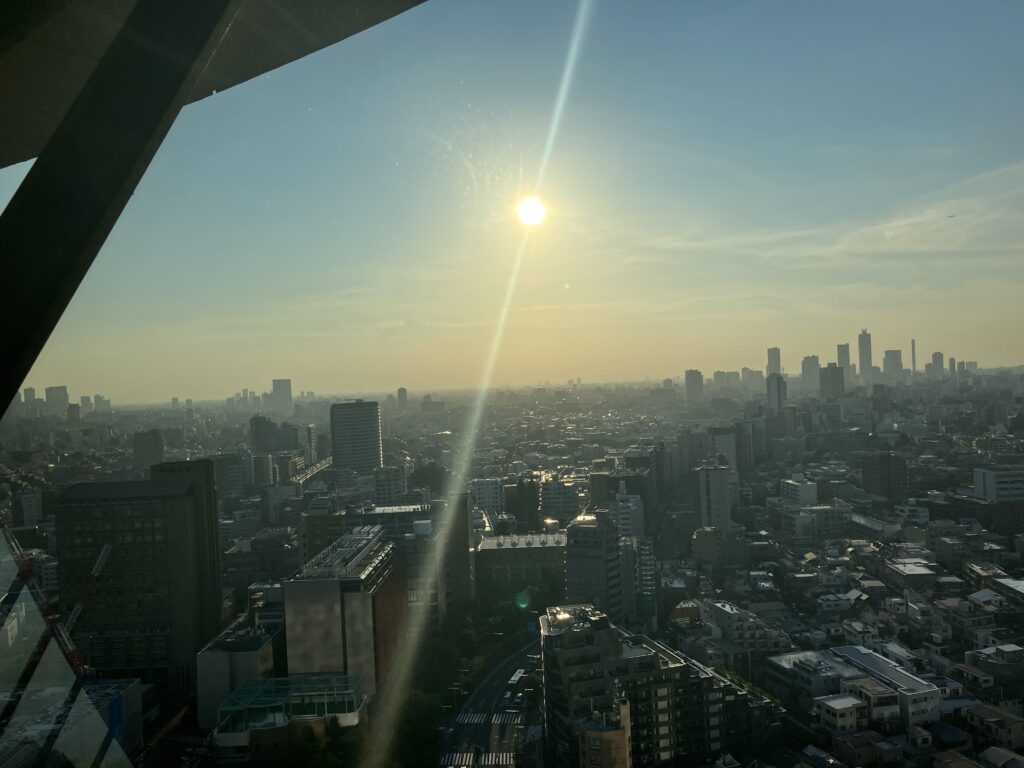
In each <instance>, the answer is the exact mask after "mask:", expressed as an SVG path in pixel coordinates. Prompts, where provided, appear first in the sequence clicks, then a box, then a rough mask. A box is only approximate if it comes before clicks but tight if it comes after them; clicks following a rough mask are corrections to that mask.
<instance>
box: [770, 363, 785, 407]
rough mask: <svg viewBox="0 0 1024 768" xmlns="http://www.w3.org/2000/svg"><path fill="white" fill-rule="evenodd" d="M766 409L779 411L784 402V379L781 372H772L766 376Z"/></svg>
mask: <svg viewBox="0 0 1024 768" xmlns="http://www.w3.org/2000/svg"><path fill="white" fill-rule="evenodd" d="M767 387H768V410H769V411H770V412H772V413H779V412H780V411H781V410H782V406H783V404H784V403H785V402H786V380H785V379H784V378H782V374H781V373H773V374H771V375H770V376H769V377H768V381H767Z"/></svg>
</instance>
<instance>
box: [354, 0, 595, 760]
mask: <svg viewBox="0 0 1024 768" xmlns="http://www.w3.org/2000/svg"><path fill="white" fill-rule="evenodd" d="M591 5H592V0H580V4H579V6H578V7H577V11H576V20H575V22H574V24H573V30H572V37H571V39H570V42H569V49H568V52H567V54H566V57H565V64H564V66H563V69H562V78H561V80H560V81H559V85H558V93H557V95H556V97H555V104H554V108H553V111H552V115H551V122H550V123H549V125H548V133H547V139H546V141H545V144H544V154H543V155H542V156H541V162H540V166H539V168H538V171H537V181H536V185H535V187H534V192H535V193H536V192H538V191H539V190H540V187H541V185H542V183H543V181H544V176H545V174H546V173H547V169H548V165H549V163H550V160H551V155H552V152H553V151H554V147H555V139H556V138H557V136H558V130H559V126H560V125H561V122H562V115H563V114H564V112H565V105H566V102H567V100H568V96H569V91H570V86H571V85H572V80H573V74H574V73H575V70H576V63H577V61H578V59H579V52H580V48H581V47H582V42H583V36H584V33H585V31H586V26H587V21H588V19H589V16H590V9H591ZM537 202H538V204H539V205H541V206H542V205H543V204H541V203H540V202H539V200H538V201H537ZM541 210H542V208H541ZM542 218H543V213H541V214H540V217H539V218H538V219H537V220H536V222H535V223H536V224H539V223H540V220H541V219H542ZM523 223H524V224H526V226H527V228H526V229H524V231H523V234H522V237H521V238H520V241H519V247H518V249H517V250H516V254H515V259H514V260H513V262H512V271H511V273H510V274H509V279H508V284H507V286H506V288H505V296H504V301H503V302H502V305H501V311H500V312H499V313H498V318H497V323H496V325H495V329H494V337H493V338H492V339H491V346H490V349H489V351H488V354H487V359H486V361H485V363H484V368H483V371H482V374H481V377H480V386H479V389H477V392H476V395H475V397H474V399H473V405H472V407H471V409H470V412H469V416H468V418H467V420H466V426H465V431H464V432H463V437H462V440H461V441H460V443H459V446H458V450H457V451H456V453H455V456H456V459H455V462H454V465H453V467H452V473H451V475H450V477H449V490H448V496H447V498H446V500H445V509H444V518H443V520H442V524H441V530H440V531H439V532H438V540H437V545H436V548H435V550H434V557H443V553H444V552H445V551H446V549H447V545H448V541H449V538H450V534H451V526H452V522H453V520H454V519H455V518H456V514H455V512H456V510H457V509H458V505H459V504H460V503H461V499H462V494H463V489H464V488H465V485H466V482H467V480H468V474H469V467H470V464H471V460H472V457H473V451H474V450H475V448H476V443H477V438H478V437H479V431H480V421H481V419H482V418H483V413H484V407H485V406H486V404H487V395H488V391H489V390H490V388H491V379H492V377H493V376H494V369H495V366H496V364H497V361H498V355H499V354H500V352H501V345H502V341H503V340H504V338H505V329H506V326H507V324H508V315H509V311H510V310H511V307H512V300H513V298H514V297H515V292H516V285H517V283H518V282H519V272H520V270H521V269H522V265H523V259H524V257H525V255H526V250H527V246H528V244H529V240H530V235H529V230H530V227H531V226H532V225H530V224H528V223H527V222H526V221H525V220H524V221H523ZM431 572H433V568H426V570H425V573H431ZM429 611H430V608H429V605H428V603H427V601H419V602H417V603H416V604H414V606H412V607H411V608H410V609H409V614H408V616H407V619H406V622H407V623H406V632H405V635H404V636H403V638H402V639H401V641H400V642H399V647H398V652H397V653H396V660H395V665H394V667H393V669H392V670H391V672H390V674H389V675H388V679H387V681H386V683H385V686H384V694H383V695H382V697H381V699H380V701H379V702H378V704H379V706H378V708H377V713H376V716H375V718H374V721H373V723H372V724H371V733H370V738H369V739H368V740H367V742H366V743H367V749H366V751H365V754H364V755H363V760H362V761H361V764H362V765H363V766H367V768H382V766H383V765H385V763H386V761H387V760H388V758H389V757H390V751H391V750H390V744H391V741H392V737H393V736H394V734H395V729H396V727H397V725H398V719H399V716H400V714H401V710H402V704H403V703H404V701H405V694H406V692H407V691H408V689H409V685H410V683H411V681H412V673H413V670H414V667H415V664H416V659H417V654H418V651H419V648H420V644H421V643H422V641H423V638H424V633H425V630H426V626H427V620H428V618H429Z"/></svg>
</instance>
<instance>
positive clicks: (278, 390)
mask: <svg viewBox="0 0 1024 768" xmlns="http://www.w3.org/2000/svg"><path fill="white" fill-rule="evenodd" d="M271 394H272V396H273V400H274V406H273V407H274V410H276V411H277V412H278V413H280V414H281V415H283V416H291V415H292V413H293V412H294V410H295V406H294V405H293V404H292V380H291V379H274V380H273V381H272V382H271Z"/></svg>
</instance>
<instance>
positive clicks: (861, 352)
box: [857, 328, 873, 384]
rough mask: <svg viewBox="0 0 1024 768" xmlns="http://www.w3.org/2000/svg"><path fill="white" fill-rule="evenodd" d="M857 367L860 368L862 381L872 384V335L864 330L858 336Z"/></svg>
mask: <svg viewBox="0 0 1024 768" xmlns="http://www.w3.org/2000/svg"><path fill="white" fill-rule="evenodd" d="M857 365H858V367H859V368H860V380H861V382H862V383H864V384H870V383H871V368H872V365H873V363H872V361H871V334H870V333H868V329H867V328H864V329H862V330H861V332H860V333H859V334H858V336H857Z"/></svg>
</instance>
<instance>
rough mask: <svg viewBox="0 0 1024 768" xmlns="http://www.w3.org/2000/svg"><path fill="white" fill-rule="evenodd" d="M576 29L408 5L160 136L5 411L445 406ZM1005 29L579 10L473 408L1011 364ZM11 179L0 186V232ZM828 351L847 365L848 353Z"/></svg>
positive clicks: (1013, 94)
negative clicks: (539, 204) (401, 398)
mask: <svg viewBox="0 0 1024 768" xmlns="http://www.w3.org/2000/svg"><path fill="white" fill-rule="evenodd" d="M575 15H576V5H575V4H574V3H571V2H553V1H552V0H536V1H533V0H508V1H505V2H498V1H497V0H489V1H488V2H470V0H459V1H456V0H429V2H427V3H426V4H425V5H423V6H421V7H419V8H416V9H414V10H412V11H410V12H408V13H406V14H403V15H402V16H399V17H397V18H395V19H393V20H391V21H389V22H386V23H384V24H382V25H380V26H378V27H376V28H374V29H371V30H369V31H367V32H365V33H363V34H361V35H359V36H357V37H355V38H352V39H350V40H348V41H345V42H343V43H341V44H340V45H337V46H334V47H332V48H330V49H328V50H325V51H322V52H320V53H318V54H315V55H313V56H310V57H307V58H306V59H304V60H302V61H300V62H296V63H294V64H291V65H289V66H287V67H285V68H283V69H281V70H278V71H275V72H273V73H271V74H270V75H268V76H266V77H261V78H259V79H257V80H254V81H252V82H250V83H246V84H244V85H241V86H238V87H236V88H234V89H231V90H229V91H226V92H224V93H221V94H218V95H217V96H216V97H213V98H210V99H207V100H205V101H203V102H201V103H199V104H196V105H193V106H190V107H188V108H187V109H185V110H184V112H183V113H182V115H181V116H180V117H179V119H178V121H177V123H176V124H175V126H174V128H173V129H172V131H171V133H170V135H169V136H168V138H167V140H166V141H165V142H164V144H163V146H162V148H161V149H160V151H159V153H158V155H157V157H156V159H155V160H154V162H153V164H152V165H151V167H150V168H149V171H148V172H147V174H146V176H145V178H144V179H143V181H142V183H141V184H140V185H139V188H138V190H137V191H136V194H135V196H134V197H133V198H132V200H131V202H130V203H129V205H128V207H127V209H126V210H125V212H124V214H123V216H122V217H121V220H120V221H119V223H118V224H117V227H116V228H115V230H114V232H113V234H112V235H111V237H110V238H109V240H108V241H107V244H106V246H105V247H104V249H103V251H102V252H101V253H100V256H99V258H98V259H97V260H96V263H95V265H94V266H93V269H92V271H91V272H90V273H89V275H88V277H87V278H86V280H85V282H84V284H83V285H82V287H81V289H80V290H79V292H78V295H77V296H76V298H75V299H74V301H73V302H72V304H71V306H70V308H69V309H68V311H67V313H66V314H65V316H64V318H63V320H62V321H61V323H60V325H59V326H58V328H57V330H56V332H55V333H54V335H53V337H52V338H51V340H50V342H49V344H48V346H47V347H46V349H45V350H44V352H43V354H42V356H41V357H40V359H39V361H38V363H37V365H36V367H35V369H34V370H33V372H32V374H31V376H30V377H29V379H28V381H27V383H28V384H31V385H35V386H37V387H43V386H46V385H49V384H58V383H60V384H68V385H69V387H70V388H71V390H72V393H73V395H78V394H83V393H91V392H104V393H106V394H108V395H111V396H112V397H113V398H114V399H115V401H120V402H125V401H146V400H162V399H165V398H169V397H170V396H172V395H177V396H180V397H182V398H184V397H195V398H204V397H223V396H227V395H229V394H231V393H233V392H235V391H237V390H240V389H241V388H242V387H250V388H255V389H257V390H263V389H269V384H270V379H271V378H272V377H284V376H290V377H291V378H292V379H293V381H294V389H295V391H296V392H298V391H299V390H306V389H312V390H315V391H318V392H355V391H367V390H381V389H392V388H394V387H397V386H400V385H405V386H408V387H409V388H410V389H412V390H422V389H426V388H444V387H449V386H465V385H472V384H473V383H474V382H476V381H477V380H478V378H479V375H480V370H481V367H482V365H483V360H484V357H485V352H486V349H487V346H488V344H489V342H490V339H491V337H492V334H493V330H494V324H495V320H496V317H497V315H498V312H499V308H500V303H501V301H502V297H503V295H504V292H505V287H506V283H507V280H508V275H509V271H510V267H511V264H512V260H513V258H514V254H515V250H516V247H517V246H518V243H519V237H520V226H519V225H518V223H517V222H516V221H515V220H514V216H513V213H512V211H513V207H514V203H515V200H516V196H517V193H518V190H519V189H521V188H528V187H529V186H531V185H532V183H533V179H534V176H535V174H536V169H537V167H538V163H539V159H540V156H541V154H542V151H543V147H544V141H545V136H546V134H547V129H548V125H549V123H550V121H551V115H552V106H553V102H554V100H555V93H556V91H557V88H558V82H559V78H560V77H561V73H562V69H563V65H564V62H565V57H566V50H567V48H568V45H569V39H570V35H571V30H572V26H573V20H574V18H575ZM1021 29H1024V4H1021V3H1013V2H987V3H964V2H936V0H924V1H922V2H900V3H890V2H875V3H864V2H844V3H821V2H806V3H799V2H788V3H763V2H749V3H740V2H732V3H683V2H656V1H655V0H651V1H650V2H644V3H626V2H613V1H612V0H598V1H597V2H596V3H595V4H594V7H593V12H592V14H591V16H590V19H589V24H588V26H587V28H586V32H585V36H584V37H583V40H582V47H581V49H580V56H579V60H578V64H577V68H576V73H575V78H574V80H573V82H572V88H571V91H570V93H569V98H568V102H567V106H566V111H565V113H564V119H563V121H562V123H561V129H560V131H559V133H558V137H557V142H556V144H555V146H554V152H553V155H552V158H551V163H550V167H549V169H548V172H547V177H546V180H545V184H544V187H543V189H542V190H541V195H542V197H543V198H544V199H545V200H546V202H547V203H548V205H549V216H548V219H547V221H546V222H545V223H544V225H543V226H541V227H540V228H539V229H537V230H536V231H535V235H534V236H533V237H532V238H531V244H530V249H529V252H528V254H527V256H526V261H525V263H524V266H523V269H522V273H521V276H520V282H519V285H518V290H517V293H516V295H515V301H514V305H513V307H512V311H511V314H510V320H509V327H508V331H507V335H506V337H505V344H504V347H503V351H502V354H501V357H500V359H499V360H498V366H497V370H496V373H495V377H494V383H495V384H496V385H499V386H500V385H505V384H513V385H515V384H531V383H535V382H537V381H540V380H548V379H550V380H552V381H563V380H565V379H566V378H569V377H573V378H575V377H576V376H581V377H583V379H584V380H589V381H594V380H625V379H634V378H642V377H644V376H651V377H654V378H661V377H665V376H678V375H680V374H681V373H682V371H683V370H684V369H686V368H691V367H696V368H701V369H702V370H704V372H705V374H707V375H710V373H711V372H712V371H713V370H715V369H716V368H723V369H724V368H729V369H738V368H740V367H741V366H751V367H763V366H764V362H765V354H764V349H765V348H766V347H768V346H771V345H776V344H777V345H779V346H781V347H782V350H783V363H784V365H785V367H786V368H787V370H789V371H797V370H799V361H800V358H801V357H802V356H803V355H804V354H811V353H815V354H818V355H820V356H821V358H822V361H823V362H827V361H828V360H832V359H834V355H835V344H836V343H837V342H843V341H849V342H851V343H852V346H853V347H854V348H855V347H856V334H857V332H858V331H859V329H860V328H861V327H862V326H866V327H868V328H870V329H871V331H872V332H873V335H874V348H875V356H876V361H880V359H881V352H882V350H884V349H886V348H893V347H902V348H903V349H904V360H905V361H906V362H907V363H908V364H909V359H910V353H909V347H910V342H909V340H910V338H911V337H916V338H917V340H918V352H919V362H920V361H922V360H923V359H924V357H925V356H926V355H930V353H931V352H932V351H933V350H934V349H936V348H939V349H942V350H943V351H944V352H946V354H947V355H950V354H952V355H954V356H956V357H958V358H961V359H977V360H979V361H981V363H982V364H983V365H984V364H1013V363H1021V362H1024V334H1021V333H1020V328H1021V327H1022V323H1024V301H1022V299H1021V297H1024V285H1022V283H1024V261H1022V256H1024V254H1022V246H1021V243H1024V184H1022V182H1024V132H1022V131H1021V125H1022V124H1024V97H1022V96H1021V93H1022V91H1021V83H1020V78H1021V74H1022V73H1024V48H1022V46H1021V45H1020V30H1021ZM25 170H26V168H25V167H24V166H22V167H16V168H12V169H7V170H5V171H2V172H0V203H3V202H5V201H6V199H7V198H8V197H9V196H10V194H11V193H12V191H13V189H14V187H15V186H16V183H17V180H18V179H19V178H20V177H21V175H23V174H24V172H25ZM854 355H856V353H854Z"/></svg>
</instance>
